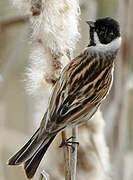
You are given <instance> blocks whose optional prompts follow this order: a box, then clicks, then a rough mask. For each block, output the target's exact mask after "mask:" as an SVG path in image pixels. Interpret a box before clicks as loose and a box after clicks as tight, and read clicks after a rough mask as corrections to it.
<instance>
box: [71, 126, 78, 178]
mask: <svg viewBox="0 0 133 180" xmlns="http://www.w3.org/2000/svg"><path fill="white" fill-rule="evenodd" d="M72 136H73V138H72V141H73V142H77V136H78V127H77V126H76V127H75V128H73V129H72ZM73 147H74V150H73V151H72V152H71V180H76V174H77V173H76V172H77V157H78V156H77V155H78V143H74V144H73Z"/></svg>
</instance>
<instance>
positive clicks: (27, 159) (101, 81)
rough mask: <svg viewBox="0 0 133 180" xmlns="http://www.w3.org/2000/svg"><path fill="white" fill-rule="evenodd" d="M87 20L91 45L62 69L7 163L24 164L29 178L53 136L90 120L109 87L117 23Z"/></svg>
mask: <svg viewBox="0 0 133 180" xmlns="http://www.w3.org/2000/svg"><path fill="white" fill-rule="evenodd" d="M87 23H88V24H89V26H90V44H89V45H88V46H87V47H86V48H85V49H84V50H83V51H82V52H81V54H80V55H79V56H77V57H76V58H75V59H73V60H72V61H71V62H70V63H69V64H68V65H67V66H66V67H65V68H64V69H63V71H62V73H61V75H60V78H59V80H58V81H57V82H56V84H55V86H54V88H53V92H52V95H51V98H50V101H49V106H48V108H47V111H46V112H45V115H44V117H43V119H42V122H41V124H40V127H39V129H38V130H37V131H36V132H35V134H34V135H33V136H32V137H31V139H30V140H29V141H28V142H27V143H26V144H25V145H24V146H23V147H22V149H20V150H19V151H18V152H17V153H16V154H15V155H14V156H13V157H11V159H9V162H8V164H9V165H19V164H21V163H24V169H25V173H26V175H27V178H29V179H31V178H32V177H33V176H34V174H35V172H36V170H37V168H38V166H39V164H40V161H41V160H42V158H43V156H44V154H45V153H46V151H47V149H48V147H49V145H50V144H51V143H52V141H53V140H54V138H55V136H56V135H57V134H58V133H59V132H61V131H62V130H64V129H65V128H66V127H69V126H71V127H72V126H76V125H79V124H81V123H84V122H86V121H87V120H89V119H90V118H91V117H92V116H93V115H94V114H95V112H96V111H97V109H98V107H99V106H100V104H101V102H102V100H103V99H105V97H106V95H107V94H108V92H109V90H110V88H111V85H112V81H113V68H114V59H115V58H116V55H117V52H118V49H119V48H120V45H121V36H120V29H119V24H118V22H117V21H115V20H114V19H112V18H109V17H107V18H104V19H98V20H96V21H95V22H92V21H87Z"/></svg>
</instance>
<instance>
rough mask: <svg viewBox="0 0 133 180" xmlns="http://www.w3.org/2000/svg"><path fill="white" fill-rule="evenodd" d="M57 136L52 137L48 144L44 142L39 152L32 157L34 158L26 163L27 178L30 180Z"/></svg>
mask: <svg viewBox="0 0 133 180" xmlns="http://www.w3.org/2000/svg"><path fill="white" fill-rule="evenodd" d="M55 136H56V135H54V136H52V137H51V138H50V139H49V140H48V142H47V143H46V141H43V143H42V144H41V146H40V147H39V148H38V150H37V151H36V152H35V153H34V154H33V155H32V157H31V158H30V159H28V160H27V161H26V162H25V163H24V169H25V173H26V176H27V177H28V179H31V178H32V177H33V176H34V174H35V172H36V170H37V168H38V166H39V164H40V162H41V160H42V158H43V156H44V154H45V152H46V151H47V149H48V147H49V146H50V144H51V143H52V141H53V140H54V138H55Z"/></svg>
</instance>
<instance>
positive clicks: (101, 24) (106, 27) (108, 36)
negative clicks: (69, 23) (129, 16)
mask: <svg viewBox="0 0 133 180" xmlns="http://www.w3.org/2000/svg"><path fill="white" fill-rule="evenodd" d="M87 23H88V24H89V26H90V46H95V45H96V43H95V39H94V33H95V32H96V33H97V36H98V38H99V41H100V43H102V44H108V43H110V42H111V41H113V40H114V39H116V38H118V37H120V28H119V23H118V22H117V21H116V20H114V19H112V18H110V17H106V18H103V19H98V20H96V21H95V22H92V21H87Z"/></svg>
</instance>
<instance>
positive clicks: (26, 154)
mask: <svg viewBox="0 0 133 180" xmlns="http://www.w3.org/2000/svg"><path fill="white" fill-rule="evenodd" d="M38 133H39V129H38V130H37V131H36V132H35V133H34V135H33V136H32V137H31V138H30V140H29V141H28V142H27V143H26V144H25V145H24V146H23V147H22V148H21V149H20V150H19V151H18V152H17V153H16V154H15V155H14V156H13V157H11V158H10V159H9V161H8V164H9V165H19V164H21V163H22V162H24V161H26V160H27V159H29V158H30V157H31V156H32V155H33V154H34V152H35V151H36V150H37V149H38V146H39V145H40V144H41V142H42V141H43V140H44V139H43V140H42V139H38Z"/></svg>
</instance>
